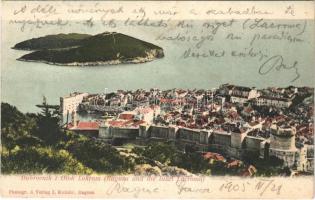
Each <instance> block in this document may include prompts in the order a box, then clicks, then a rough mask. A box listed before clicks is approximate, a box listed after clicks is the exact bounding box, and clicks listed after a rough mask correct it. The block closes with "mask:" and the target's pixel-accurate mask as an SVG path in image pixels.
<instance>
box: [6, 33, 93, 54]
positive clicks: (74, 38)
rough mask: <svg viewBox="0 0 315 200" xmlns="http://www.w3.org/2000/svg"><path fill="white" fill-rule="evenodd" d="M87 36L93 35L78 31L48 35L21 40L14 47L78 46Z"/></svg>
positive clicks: (36, 48)
mask: <svg viewBox="0 0 315 200" xmlns="http://www.w3.org/2000/svg"><path fill="white" fill-rule="evenodd" d="M87 37H91V35H88V34H78V33H69V34H58V35H47V36H44V37H39V38H32V39H30V40H25V41H23V42H19V43H17V44H16V45H15V46H14V47H12V48H13V49H18V50H43V49H57V48H67V47H74V46H78V45H79V44H80V42H81V41H82V39H84V38H87Z"/></svg>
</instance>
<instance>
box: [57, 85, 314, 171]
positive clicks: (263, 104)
mask: <svg viewBox="0 0 315 200" xmlns="http://www.w3.org/2000/svg"><path fill="white" fill-rule="evenodd" d="M313 95H314V93H313V89H312V88H307V87H303V88H297V87H288V88H267V89H261V90H258V89H256V88H248V87H240V86H235V85H230V84H225V85H221V86H220V87H219V88H218V89H212V90H183V89H172V90H166V91H161V90H158V89H151V90H149V91H146V90H137V91H135V92H132V91H122V90H119V91H117V92H115V93H108V94H97V95H90V94H87V93H75V94H71V95H70V96H67V97H62V98H61V99H60V103H61V109H62V111H61V113H62V114H63V115H67V116H68V117H67V119H68V118H71V120H69V121H68V120H67V122H66V123H67V127H68V129H69V130H72V131H75V132H77V133H81V134H86V135H88V136H91V137H96V138H98V139H102V140H104V141H108V142H111V141H128V142H138V143H139V142H142V143H144V144H145V143H146V142H147V141H148V140H163V141H166V140H168V141H173V142H174V143H175V144H176V145H178V147H179V148H183V149H185V148H184V147H185V146H187V145H189V146H194V147H196V148H198V149H199V150H200V151H212V152H218V153H221V154H223V155H226V156H229V157H233V158H238V159H241V158H242V157H244V156H246V155H253V156H255V157H257V158H267V157H270V156H275V157H277V158H279V159H281V160H283V163H284V165H285V166H288V167H290V168H292V169H296V170H298V171H306V172H313V168H314V161H313V150H314V143H313V140H314V137H313V121H314V120H313V113H312V111H313V108H314V102H313V101H309V100H308V101H307V102H306V101H305V99H306V98H310V97H313ZM300 107H302V108H303V109H295V108H300ZM80 112H88V113H98V114H100V115H98V116H99V117H95V118H94V119H93V120H89V121H84V120H79V119H78V114H80ZM69 113H70V114H71V117H69Z"/></svg>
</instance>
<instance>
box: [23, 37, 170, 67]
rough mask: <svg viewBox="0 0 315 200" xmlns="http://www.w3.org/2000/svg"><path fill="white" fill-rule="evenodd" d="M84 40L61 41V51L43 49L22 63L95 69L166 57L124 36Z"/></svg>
mask: <svg viewBox="0 0 315 200" xmlns="http://www.w3.org/2000/svg"><path fill="white" fill-rule="evenodd" d="M84 37H85V36H80V37H79V36H77V37H76V38H80V39H73V40H71V41H72V42H65V43H67V44H65V43H63V42H64V41H69V40H70V38H71V37H67V40H63V39H60V40H59V39H57V43H58V44H59V46H60V48H52V46H54V45H51V46H50V48H47V49H44V48H41V50H38V51H35V52H32V53H30V54H26V55H24V56H22V57H21V58H19V59H18V60H22V61H35V62H44V63H48V64H56V65H69V66H70V65H74V66H95V65H105V64H120V63H142V62H148V61H152V60H154V59H156V58H162V57H164V53H163V49H162V48H161V47H158V46H156V45H154V44H151V43H148V42H145V41H142V40H139V39H136V38H133V37H130V36H127V35H124V34H121V33H116V32H111V33H109V32H105V33H101V34H97V35H94V36H90V37H85V38H84ZM47 41H48V40H47ZM47 41H46V40H43V42H44V43H47V44H48V43H50V42H47ZM22 43H23V42H22ZM61 43H62V45H61ZM19 44H20V43H19ZM39 46H41V47H43V46H45V45H39ZM46 46H49V45H46Z"/></svg>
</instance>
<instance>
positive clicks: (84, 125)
mask: <svg viewBox="0 0 315 200" xmlns="http://www.w3.org/2000/svg"><path fill="white" fill-rule="evenodd" d="M99 126H100V125H99V123H98V122H79V123H78V125H77V126H76V127H72V128H71V129H72V130H98V129H99Z"/></svg>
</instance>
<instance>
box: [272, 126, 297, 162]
mask: <svg viewBox="0 0 315 200" xmlns="http://www.w3.org/2000/svg"><path fill="white" fill-rule="evenodd" d="M295 134H296V129H295V128H294V127H291V126H287V125H285V126H277V125H276V124H273V125H271V127H270V149H269V156H275V157H277V158H280V159H282V160H283V161H284V163H283V164H284V165H285V166H288V167H292V166H293V165H294V164H295V160H296V156H297V153H298V149H297V148H296V147H295Z"/></svg>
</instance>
